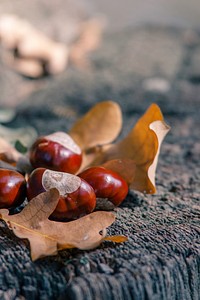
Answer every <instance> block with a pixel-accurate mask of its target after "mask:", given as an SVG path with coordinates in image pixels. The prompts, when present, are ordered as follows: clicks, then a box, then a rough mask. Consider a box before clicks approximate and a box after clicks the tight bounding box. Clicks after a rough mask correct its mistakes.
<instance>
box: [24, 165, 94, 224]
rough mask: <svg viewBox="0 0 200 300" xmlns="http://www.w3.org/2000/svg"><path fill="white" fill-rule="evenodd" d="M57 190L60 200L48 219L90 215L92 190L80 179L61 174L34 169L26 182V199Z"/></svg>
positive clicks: (92, 198)
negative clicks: (52, 189) (53, 189)
mask: <svg viewBox="0 0 200 300" xmlns="http://www.w3.org/2000/svg"><path fill="white" fill-rule="evenodd" d="M51 188H57V189H58V191H59V192H60V198H59V201H58V204H57V207H56V209H55V210H54V212H53V213H52V214H51V216H50V218H51V219H54V220H59V221H62V220H70V219H75V218H77V217H80V216H82V215H85V214H87V213H90V212H92V211H93V210H94V208H95V206H96V196H95V193H94V190H93V188H92V187H91V186H90V185H89V184H88V183H87V182H86V181H85V180H83V179H81V178H80V177H78V176H76V175H73V174H69V173H63V172H57V171H52V170H48V169H45V168H38V169H35V170H34V171H33V172H32V173H31V174H30V176H29V178H28V182H27V198H28V200H29V201H30V200H31V199H32V198H34V197H36V196H37V195H38V194H40V193H43V192H45V191H48V190H49V189H51Z"/></svg>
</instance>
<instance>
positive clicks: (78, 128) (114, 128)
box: [68, 101, 122, 150]
mask: <svg viewBox="0 0 200 300" xmlns="http://www.w3.org/2000/svg"><path fill="white" fill-rule="evenodd" d="M121 128H122V114H121V109H120V107H119V105H118V104H117V103H115V102H113V101H103V102H100V103H97V104H96V105H95V106H93V107H92V108H91V109H90V110H89V112H88V113H86V114H85V115H84V116H83V117H82V118H81V119H79V120H78V121H77V122H76V123H75V124H74V126H73V127H72V128H71V130H70V131H69V132H68V133H69V135H70V136H71V137H72V138H73V139H74V140H75V141H76V143H77V144H78V145H79V146H80V147H81V149H82V150H86V149H89V148H92V147H96V146H97V145H105V144H108V143H111V142H112V141H113V140H114V139H115V138H116V137H117V136H118V134H119V133H120V131H121Z"/></svg>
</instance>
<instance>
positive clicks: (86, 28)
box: [0, 0, 200, 106]
mask: <svg viewBox="0 0 200 300" xmlns="http://www.w3.org/2000/svg"><path fill="white" fill-rule="evenodd" d="M6 14H12V15H14V16H15V17H17V18H18V19H17V20H14V22H13V20H11V21H9V22H10V23H9V22H8V20H6V21H5V20H2V19H3V18H4V16H5V15H6ZM102 16H103V18H102ZM104 17H105V18H104ZM104 19H105V20H106V22H104ZM91 20H92V22H91ZM93 20H94V22H93ZM99 20H100V21H99ZM102 20H103V22H102V23H103V24H106V26H105V28H104V25H102V28H101V21H102ZM24 21H25V23H23V22H24ZM15 22H17V23H15ZM95 22H96V23H95ZM98 22H99V23H98ZM8 23H9V24H8ZM13 24H14V25H13ZM16 24H17V25H16ZM149 24H150V25H156V26H157V27H158V28H161V27H162V26H166V27H168V26H169V27H171V28H173V30H174V28H176V27H177V28H183V30H184V29H185V30H188V29H189V30H190V29H197V31H195V34H193V33H192V34H191V33H189V35H187V37H186V38H187V39H188V40H190V41H194V39H197V40H198V39H199V37H196V36H195V35H196V33H198V29H200V2H199V0H190V1H187V0H142V1H141V0H140V1H139V0H123V1H122V0H118V1H114V0H34V1H31V0H15V1H11V0H10V1H9V0H0V72H1V73H0V89H1V95H0V105H2V106H16V105H18V104H20V103H22V102H24V101H26V100H27V98H28V97H29V95H30V94H32V93H33V92H35V91H37V90H39V89H41V88H43V87H44V86H45V84H46V83H47V82H48V80H49V81H50V80H51V79H52V80H53V81H55V80H58V79H57V78H58V77H56V76H55V75H60V76H63V72H64V71H66V72H67V73H70V71H69V70H70V67H72V68H74V67H75V68H77V69H78V70H80V69H82V70H83V69H84V70H86V69H87V67H88V61H87V58H88V57H89V55H88V54H90V52H93V51H94V50H95V51H96V50H97V49H99V48H100V45H102V44H104V45H106V47H108V48H109V43H113V42H114V40H113V39H114V36H112V37H111V39H109V38H105V39H104V36H105V35H104V33H105V32H108V34H111V35H112V33H113V32H119V33H120V32H123V30H124V29H125V28H132V29H135V28H136V30H137V28H142V27H145V28H146V29H147V28H148V25H149ZM11 25H12V26H11ZM18 25H19V26H18ZM11 27H12V28H11ZM24 27H26V30H27V28H28V30H29V29H30V30H32V32H33V31H34V30H36V31H38V33H39V35H38V37H39V40H37V38H36V35H37V32H36V35H35V32H34V38H33V34H32V33H28V34H26V37H27V39H25V40H23V39H22V42H21V40H20V39H21V37H20V38H19V40H20V42H19V41H18V38H16V36H15V34H17V35H19V32H20V34H21V32H23V33H24ZM29 27H31V28H29ZM16 28H17V30H18V32H16ZM7 30H11V31H13V30H14V31H15V32H14V31H13V32H14V33H13V32H12V34H11V36H12V38H14V40H16V41H15V42H14V44H13V46H11V45H10V35H9V34H10V33H8V31H7ZM173 30H172V31H173ZM30 32H31V31H30ZM40 33H42V34H43V36H42V37H41V36H40ZM125 34H126V32H125V31H124V34H123V33H122V34H121V38H120V41H121V44H123V36H124V35H125ZM102 36H103V39H104V40H103V42H102V43H101V41H102ZM150 36H151V37H150ZM46 37H48V38H49V39H50V44H49V45H50V46H47V45H46V44H45V43H46V41H45V39H46ZM152 37H153V35H151V34H149V33H145V34H144V37H143V35H142V33H141V32H139V31H138V35H137V38H136V37H134V42H133V43H132V44H130V46H129V48H130V47H132V49H135V48H137V49H135V50H134V51H135V52H134V53H135V54H134V56H133V59H132V61H135V64H136V63H137V60H138V61H139V62H138V65H140V66H141V63H140V61H143V58H142V59H140V54H141V49H143V52H144V55H143V56H144V57H145V59H147V58H146V57H147V56H148V57H149V61H150V60H151V61H153V58H152V57H151V55H150V53H152V51H150V50H149V49H154V50H155V49H158V48H159V45H160V44H162V45H161V47H162V50H163V51H164V49H166V48H167V47H168V48H169V49H171V50H170V51H171V52H170V54H169V53H167V55H166V57H167V58H169V56H170V58H171V65H172V66H174V65H175V63H174V61H173V60H172V58H173V57H174V56H175V54H176V53H175V51H174V50H173V47H172V46H171V37H170V41H169V40H168V38H166V37H165V36H164V35H163V34H162V37H161V39H162V40H163V42H162V43H161V42H159V41H160V40H159V39H160V37H159V36H158V34H156V39H158V42H157V46H155V41H153V40H152V39H151V38H152ZM147 38H149V39H150V40H149V41H147ZM116 39H117V40H118V38H116ZM127 39H129V38H128V37H127ZM111 40H112V41H111ZM175 41H176V38H175V39H174V41H173V43H172V44H173V45H175ZM43 42H44V43H43ZM54 42H55V43H59V44H54ZM115 43H116V44H117V42H116V41H115ZM124 43H126V42H124ZM183 43H185V40H184V41H183ZM47 44H48V43H47ZM150 44H152V45H151V46H149V45H150ZM181 44H182V42H180V43H179V47H180V45H181ZM33 45H34V46H33ZM38 45H39V46H41V49H39V48H37V47H38ZM54 46H55V47H54ZM118 46H119V45H118ZM34 47H35V52H34V51H33V49H34ZM122 47H123V46H122ZM127 47H128V46H127ZM134 47H135V48H134ZM27 48H28V50H27ZM50 48H52V49H54V50H52V51H51V53H50ZM114 48H119V47H114ZM44 49H45V50H44ZM47 49H49V52H48V53H46V52H47V51H46V50H47ZM144 49H146V51H147V53H145V50H144ZM136 50H137V51H136ZM26 51H27V52H26ZM157 51H158V50H157ZM177 51H178V50H177ZM104 52H105V54H106V53H107V52H108V51H107V50H104ZM119 52H120V50H119ZM179 52H180V51H179ZM179 52H178V53H179ZM95 53H96V52H95ZM122 54H123V53H122ZM146 54H148V55H146ZM152 55H153V54H152ZM178 55H179V57H181V54H180V53H179V54H177V55H176V56H177V57H178ZM154 56H155V57H154V58H156V59H157V60H158V55H157V54H156V53H155V54H154ZM196 56H198V57H197V60H198V65H199V60H200V58H199V54H198V55H196ZM61 57H62V59H60V58H61ZM105 57H106V56H105V55H104V54H103V56H102V61H104V60H105ZM111 57H113V55H111ZM159 57H160V59H163V61H167V59H166V57H164V55H163V52H162V53H161V52H160V56H159ZM122 58H123V57H122ZM156 59H155V60H156ZM102 61H101V64H102ZM108 61H109V62H110V58H109V59H108ZM129 61H130V59H129ZM89 63H90V62H89ZM92 63H93V61H92ZM156 63H157V62H156ZM178 63H179V62H178ZM178 63H177V64H178ZM95 64H96V63H95ZM96 65H98V63H97V64H96ZM106 65H108V63H107V62H106ZM113 65H116V62H115V61H113ZM166 65H167V66H168V65H169V64H168V63H167V62H166ZM193 65H194V66H195V67H196V65H197V63H196V61H195V62H194V64H193ZM93 66H94V63H93ZM128 66H129V62H127V66H126V67H125V65H123V67H124V68H128ZM167 66H165V69H167ZM132 69H135V70H136V69H137V66H135V65H134V66H132ZM145 69H147V68H146V66H145ZM197 71H198V72H199V70H197ZM150 73H152V70H150ZM46 75H52V76H49V77H47V76H46ZM69 77H70V76H69ZM30 79H37V80H30ZM67 80H68V79H67ZM48 88H49V87H48Z"/></svg>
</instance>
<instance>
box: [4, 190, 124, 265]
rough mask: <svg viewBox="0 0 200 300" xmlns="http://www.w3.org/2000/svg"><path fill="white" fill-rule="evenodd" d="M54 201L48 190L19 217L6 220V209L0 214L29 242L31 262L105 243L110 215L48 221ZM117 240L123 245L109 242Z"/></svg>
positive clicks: (55, 193)
mask: <svg viewBox="0 0 200 300" xmlns="http://www.w3.org/2000/svg"><path fill="white" fill-rule="evenodd" d="M58 199H59V192H58V191H57V190H56V189H51V190H50V191H48V192H45V193H42V194H40V195H38V196H37V197H35V198H34V199H32V200H31V201H30V202H29V203H28V205H27V206H25V208H24V209H23V210H22V211H21V212H20V213H19V214H16V215H11V216H10V215H8V213H9V211H8V210H7V209H1V210H0V217H1V218H2V219H3V220H4V221H5V222H6V223H7V225H8V227H9V228H10V229H12V230H13V232H14V233H15V235H16V236H18V237H20V238H27V239H28V240H29V242H30V248H31V257H32V259H33V260H36V259H38V258H40V257H43V256H48V255H55V254H57V251H58V250H62V249H66V248H79V249H84V250H86V249H92V248H95V247H97V246H98V245H99V244H100V243H101V242H102V241H103V240H104V239H105V234H106V228H107V227H108V226H110V225H111V224H112V223H113V222H114V220H115V215H114V214H112V213H110V212H103V211H99V212H94V213H91V214H89V215H87V216H84V217H82V218H80V219H78V220H75V221H71V222H68V223H61V222H54V221H50V220H49V219H48V217H49V216H50V215H51V213H52V212H53V210H54V209H55V207H56V205H57V203H58ZM100 231H102V232H103V235H101V234H100ZM120 238H121V239H122V241H125V238H123V237H116V239H115V238H114V237H113V241H114V242H120ZM106 240H111V241H112V238H111V239H109V237H108V238H107V239H106Z"/></svg>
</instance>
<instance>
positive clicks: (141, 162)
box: [91, 104, 170, 194]
mask: <svg viewBox="0 0 200 300" xmlns="http://www.w3.org/2000/svg"><path fill="white" fill-rule="evenodd" d="M169 129H170V128H169V126H168V125H166V123H165V122H164V120H163V115H162V113H161V110H160V108H159V107H158V105H156V104H152V105H151V106H150V107H149V108H148V110H147V111H146V112H145V114H144V115H143V116H142V117H141V118H140V119H139V120H138V122H137V123H136V125H135V126H134V127H133V129H132V130H131V131H130V133H129V134H128V135H127V136H126V137H125V138H124V139H123V140H121V141H120V142H118V143H116V144H111V145H106V146H105V147H102V148H101V151H99V152H98V154H97V155H96V156H95V159H94V160H93V161H92V162H91V165H100V164H104V166H106V167H107V168H110V169H112V170H113V171H116V172H118V173H120V174H121V175H122V176H124V178H125V179H126V181H127V183H128V184H129V186H130V188H132V189H134V190H138V191H140V192H144V193H148V194H153V193H155V192H156V188H155V171H156V166H157V161H158V156H159V152H160V146H161V143H162V141H163V139H164V137H165V135H166V134H167V132H168V131H169ZM120 160H121V161H122V162H123V164H122V165H121V164H120V163H119V162H120ZM110 161H111V162H110ZM120 165H121V166H120Z"/></svg>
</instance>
